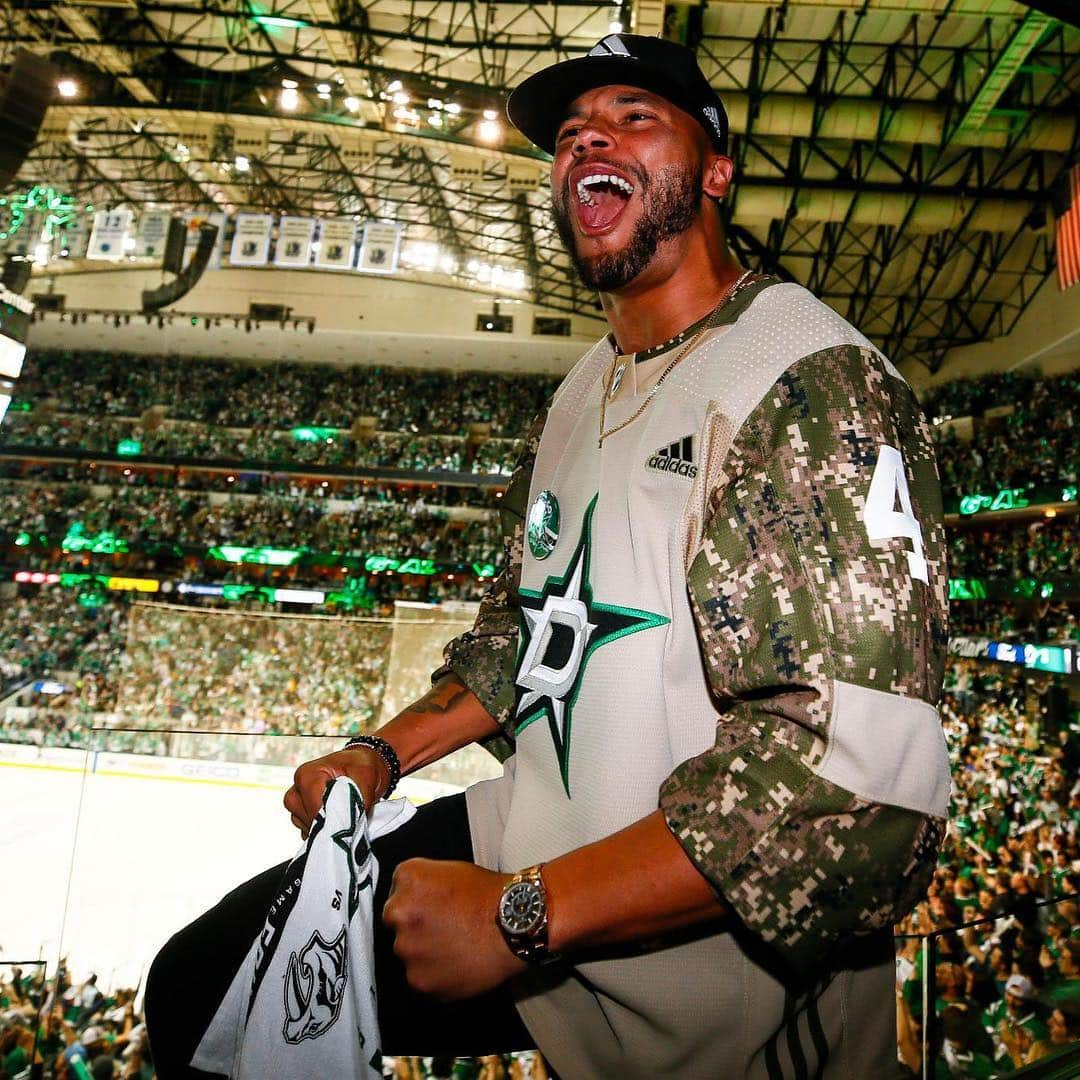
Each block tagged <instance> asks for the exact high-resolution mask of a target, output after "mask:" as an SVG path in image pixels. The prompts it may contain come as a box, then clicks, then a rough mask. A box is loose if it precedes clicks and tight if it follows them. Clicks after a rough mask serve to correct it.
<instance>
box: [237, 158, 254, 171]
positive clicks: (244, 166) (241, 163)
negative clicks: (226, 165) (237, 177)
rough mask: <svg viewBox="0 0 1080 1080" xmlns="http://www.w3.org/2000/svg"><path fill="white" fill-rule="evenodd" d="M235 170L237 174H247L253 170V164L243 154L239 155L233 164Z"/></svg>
mask: <svg viewBox="0 0 1080 1080" xmlns="http://www.w3.org/2000/svg"><path fill="white" fill-rule="evenodd" d="M233 168H234V169H236V171H237V172H247V171H248V170H249V169H250V168H251V162H250V161H249V160H248V159H247V158H246V157H244V155H243V154H237V155H236V160H235V161H234V162H233Z"/></svg>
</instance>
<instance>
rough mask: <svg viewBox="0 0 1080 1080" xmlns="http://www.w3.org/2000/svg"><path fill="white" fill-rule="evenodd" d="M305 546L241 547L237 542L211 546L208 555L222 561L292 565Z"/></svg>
mask: <svg viewBox="0 0 1080 1080" xmlns="http://www.w3.org/2000/svg"><path fill="white" fill-rule="evenodd" d="M305 550H306V549H304V548H274V547H240V546H238V545H236V544H220V545H218V546H217V547H212V548H210V550H209V551H207V553H206V554H207V555H208V556H209V557H210V558H211V559H220V560H221V561H222V562H231V563H254V564H256V565H258V566H292V564H293V563H294V562H296V560H297V559H299V558H300V556H301V555H303V554H304V551H305Z"/></svg>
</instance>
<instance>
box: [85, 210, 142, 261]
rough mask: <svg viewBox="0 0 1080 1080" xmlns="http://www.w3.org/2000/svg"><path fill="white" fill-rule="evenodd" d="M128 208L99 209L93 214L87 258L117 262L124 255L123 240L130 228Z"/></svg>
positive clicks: (130, 214) (130, 215) (130, 216)
mask: <svg viewBox="0 0 1080 1080" xmlns="http://www.w3.org/2000/svg"><path fill="white" fill-rule="evenodd" d="M131 218H132V213H131V211H130V210H99V211H98V212H97V213H96V214H95V215H94V227H93V229H92V230H91V232H90V247H89V248H88V249H87V251H86V257H87V258H88V259H101V260H105V261H108V262H118V261H119V260H120V259H122V258H123V257H124V254H125V253H124V240H125V239H126V238H127V235H128V232H129V230H130V229H131Z"/></svg>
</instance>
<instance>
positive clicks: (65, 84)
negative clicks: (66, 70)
mask: <svg viewBox="0 0 1080 1080" xmlns="http://www.w3.org/2000/svg"><path fill="white" fill-rule="evenodd" d="M56 89H57V90H58V91H59V92H60V96H61V97H66V98H73V97H75V95H76V94H77V93H78V92H79V84H78V83H77V82H76V81H75V80H74V79H61V80H60V81H59V82H58V83H57V84H56Z"/></svg>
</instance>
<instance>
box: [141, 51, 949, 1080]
mask: <svg viewBox="0 0 1080 1080" xmlns="http://www.w3.org/2000/svg"><path fill="white" fill-rule="evenodd" d="M508 112H509V115H510V118H511V120H512V121H513V122H514V123H515V124H516V125H517V126H518V128H519V129H520V130H521V131H522V132H524V133H525V134H526V135H527V136H528V137H529V138H530V139H532V140H533V141H534V142H535V143H536V144H537V145H538V146H540V147H542V148H543V149H544V150H546V151H548V152H549V153H551V154H552V156H553V162H552V172H551V184H552V209H553V213H554V217H555V221H556V223H557V226H558V229H559V233H560V235H561V237H562V239H563V242H564V244H565V245H566V248H567V251H568V253H569V255H570V257H571V258H572V260H573V261H574V264H575V266H576V267H577V270H578V272H579V274H580V276H581V278H582V280H583V281H584V282H585V283H586V284H587V285H589V286H590V287H592V288H594V289H596V290H597V292H598V293H599V295H600V299H601V302H602V304H603V309H604V312H605V315H606V317H607V320H608V323H609V327H610V334H608V335H607V336H606V337H605V338H604V339H603V340H601V341H599V342H598V343H597V344H596V345H595V346H594V347H593V348H591V349H590V350H589V351H588V352H587V353H586V354H585V356H584V357H582V359H581V360H580V361H579V363H578V364H577V365H576V366H575V367H574V369H573V370H572V371H571V373H570V374H569V375H568V376H567V378H566V379H565V380H564V381H563V383H562V384H561V386H560V387H559V389H558V390H557V391H556V393H555V396H554V398H553V400H552V402H551V404H550V407H549V408H548V409H547V411H546V412H545V414H544V415H543V416H542V417H540V418H539V419H538V421H537V423H536V424H535V425H534V427H533V429H532V432H531V433H530V435H529V437H528V439H527V446H526V451H525V454H524V456H523V458H522V461H521V462H520V464H519V467H518V469H517V470H516V472H515V474H514V477H513V479H512V481H511V484H510V487H509V490H508V492H507V494H506V497H505V498H504V500H503V504H504V505H503V521H504V526H505V529H506V533H507V565H506V566H505V567H504V569H503V571H502V573H501V575H500V576H499V577H498V578H497V579H496V581H495V583H494V585H493V586H492V589H491V590H490V592H489V593H488V595H487V597H486V598H485V600H484V602H483V603H482V605H481V609H480V613H479V615H478V618H477V620H476V624H475V626H474V628H473V629H472V630H471V631H470V632H469V633H467V634H464V635H463V636H462V637H460V638H457V639H455V640H454V641H452V642H450V643H449V645H448V646H447V647H446V652H445V661H446V663H445V666H444V667H443V668H442V669H441V670H440V671H439V672H437V673H436V676H435V683H434V686H433V689H432V691H431V692H430V693H429V694H428V695H427V696H426V697H425V698H424V699H422V700H421V701H420V702H418V703H417V704H416V705H414V706H412V707H410V708H409V709H406V710H405V711H404V712H403V713H401V714H400V715H399V716H398V717H396V718H395V719H394V720H392V721H391V722H390V723H389V724H387V725H385V726H384V727H383V728H382V729H381V730H380V732H379V733H378V737H377V738H368V739H366V740H363V741H362V744H361V745H356V746H350V747H349V748H347V749H345V750H342V751H338V752H336V753H334V754H331V755H329V756H327V757H325V758H321V759H319V760H317V761H315V762H310V763H308V764H306V765H303V766H301V768H300V769H299V770H298V771H297V775H296V783H295V785H294V787H293V788H292V789H290V791H289V793H288V794H287V796H286V800H285V801H286V807H287V808H288V810H289V812H290V813H291V814H292V817H293V820H294V822H295V823H296V824H297V826H298V827H300V828H301V829H302V830H306V829H307V828H308V827H309V826H310V824H311V822H312V819H313V817H314V816H315V815H316V813H317V811H318V809H319V804H320V801H321V798H322V795H323V790H324V788H325V785H326V782H327V780H328V779H330V778H332V777H336V776H340V775H347V776H349V777H351V778H352V779H353V780H354V781H355V782H356V784H357V785H358V786H359V787H360V789H361V792H362V793H363V795H364V798H365V801H366V802H367V803H368V805H370V804H371V803H372V801H374V800H377V799H378V798H380V797H382V796H384V795H385V794H386V793H387V790H388V789H389V788H390V787H392V785H393V783H394V782H396V778H397V777H398V776H399V775H401V774H403V773H407V772H409V771H412V770H413V769H416V768H419V767H420V766H421V765H424V764H426V763H428V762H429V761H432V760H434V759H436V758H438V757H440V756H442V755H444V754H447V753H449V752H451V751H452V750H454V749H456V748H457V747H459V746H462V745H464V744H466V743H467V742H470V741H474V740H486V739H492V738H495V737H497V736H503V737H504V738H503V743H502V744H503V746H504V747H506V746H509V747H510V748H511V749H512V755H511V756H509V757H508V758H507V760H506V763H505V771H504V774H503V776H502V777H501V778H499V779H497V780H493V781H489V782H486V783H482V784H478V785H475V786H474V787H472V788H470V789H469V790H468V791H467V792H466V794H465V795H464V796H463V797H460V796H459V797H457V798H455V799H446V800H439V801H437V802H435V803H432V804H429V805H428V806H426V807H422V808H421V809H420V811H419V812H418V813H417V815H416V816H415V818H414V819H413V820H412V822H410V824H409V825H408V826H406V827H404V828H403V829H401V830H399V832H398V833H393V834H390V836H388V837H385V838H383V839H382V840H378V841H375V843H374V844H373V850H374V852H375V854H376V857H377V858H378V859H379V861H380V864H381V865H382V866H383V875H382V877H381V878H380V881H381V882H382V881H385V882H386V886H387V887H389V883H390V876H391V872H393V871H394V869H395V867H396V872H394V873H393V887H392V889H391V890H390V892H389V897H388V898H387V897H386V893H385V889H383V892H382V893H380V894H377V896H376V910H379V908H380V906H382V924H383V925H382V926H381V927H376V931H375V932H376V946H375V963H376V977H377V978H376V981H377V985H378V992H379V1021H380V1025H381V1028H382V1044H383V1049H384V1050H386V1051H388V1052H391V1053H394V1052H397V1053H410V1054H417V1053H435V1052H456V1053H460V1054H476V1053H481V1052H493V1051H498V1050H500V1049H509V1048H511V1047H512V1046H517V1047H521V1046H522V1045H524V1044H525V1043H531V1044H534V1045H536V1046H538V1047H539V1048H540V1049H541V1051H542V1052H543V1053H544V1055H545V1057H546V1058H547V1059H548V1061H549V1062H550V1063H551V1064H552V1066H553V1067H554V1069H555V1070H556V1071H557V1072H558V1073H559V1075H561V1076H564V1077H566V1078H577V1077H605V1078H609V1077H639V1076H640V1077H657V1076H679V1077H701V1078H708V1080H717V1078H724V1077H755V1078H758V1077H760V1078H775V1077H802V1076H821V1077H841V1076H842V1077H853V1078H854V1077H857V1078H862V1077H872V1076H877V1075H883V1076H884V1075H892V1074H893V1073H894V1072H895V1069H896V1041H895V999H894V974H893V969H894V958H893V948H892V940H891V927H892V925H893V923H894V922H895V921H896V920H898V919H899V918H900V917H902V916H903V915H904V914H905V913H906V912H907V911H908V910H909V909H910V908H911V907H912V906H913V905H914V903H915V902H916V901H917V900H918V899H919V898H920V897H921V895H922V894H923V892H924V890H925V887H926V884H927V882H928V880H929V877H930V874H931V872H932V869H933V866H934V862H935V859H936V855H937V851H938V848H939V845H940V843H941V840H942V838H943V835H944V829H945V818H946V813H947V799H948V791H949V770H948V759H947V756H946V752H945V745H944V740H943V737H942V733H941V730H940V725H939V721H938V715H937V709H936V704H937V699H938V695H939V692H940V687H941V677H942V668H943V663H944V655H945V646H946V568H945V563H944V530H943V516H942V507H941V495H940V490H939V486H938V481H937V471H936V466H935V462H934V454H933V448H932V443H931V438H930V432H929V429H928V426H927V424H926V422H925V420H924V418H923V417H922V415H921V414H920V412H919V410H918V407H917V404H916V402H915V399H914V397H913V395H912V393H911V391H910V389H909V388H908V386H907V385H906V383H905V382H904V381H903V379H902V378H901V376H900V374H899V373H898V371H897V370H896V368H895V367H894V366H893V365H892V364H891V363H890V362H889V360H888V359H887V358H886V357H884V356H883V355H882V354H881V353H880V352H879V351H878V350H877V349H876V348H875V347H874V346H873V345H872V344H871V342H870V341H868V340H867V339H866V338H865V337H863V335H862V334H860V333H859V332H858V331H857V330H856V329H854V328H853V327H851V326H850V325H849V324H847V323H846V322H845V321H844V320H843V319H842V318H840V317H839V316H838V315H837V314H836V313H834V312H833V311H831V310H830V309H829V308H827V307H826V306H825V305H823V304H822V303H820V302H819V301H817V300H816V299H815V298H814V297H813V296H811V295H810V294H809V293H808V292H806V290H804V289H802V288H801V287H799V286H798V285H795V284H791V283H782V282H779V281H777V280H775V279H773V278H770V277H764V276H761V275H758V274H753V273H750V272H748V271H745V270H743V268H741V267H740V266H739V265H738V263H737V262H736V260H735V259H734V258H733V257H732V255H731V253H730V251H729V250H728V247H727V244H726V240H725V227H724V215H723V212H722V211H723V204H724V201H725V200H726V199H727V198H728V196H729V194H730V192H731V190H732V182H733V169H734V166H733V162H732V160H731V158H730V157H729V156H728V147H727V142H728V124H727V116H726V113H725V111H724V107H723V104H722V102H721V100H720V98H719V97H718V96H717V94H716V93H715V92H714V91H713V90H712V88H711V87H710V85H709V83H708V82H707V80H706V79H705V77H704V75H703V74H702V72H701V70H700V69H699V67H698V65H697V62H696V60H695V58H694V55H693V53H692V52H690V51H689V50H687V49H685V48H682V47H681V46H678V45H676V44H673V43H671V42H667V41H662V40H659V39H650V38H642V37H637V36H633V35H626V34H612V35H609V36H608V37H606V38H605V39H604V40H603V41H601V42H600V43H599V44H597V45H596V47H595V48H593V49H592V50H591V51H590V52H589V53H588V55H586V56H583V57H579V58H576V59H573V60H569V61H566V62H563V63H560V64H557V65H555V66H553V67H551V68H548V69H546V70H544V71H541V72H539V73H537V74H536V75H533V76H532V77H530V78H529V79H527V80H526V81H525V82H524V83H523V84H522V85H521V86H520V87H518V89H517V90H516V91H515V92H514V93H513V94H512V95H511V97H510V100H509V103H508ZM416 855H423V856H425V857H424V858H414V857H413V856H416ZM259 880H260V879H256V882H258V881H259ZM275 887H276V882H275V881H273V880H271V879H267V882H266V883H263V885H262V886H256V885H255V884H254V883H252V884H251V885H249V887H246V889H241V890H238V892H237V893H234V894H232V895H231V896H230V897H229V898H227V899H226V900H225V901H223V903H222V905H221V906H220V908H218V909H215V912H216V913H217V914H215V913H214V912H212V913H210V915H209V916H205V917H204V920H202V921H201V929H199V930H194V929H189V930H188V931H183V932H182V933H181V934H180V935H178V936H177V938H176V939H174V943H173V944H172V945H170V946H169V947H167V949H166V950H165V952H164V953H163V954H162V957H161V958H159V961H158V962H157V965H156V967H155V972H154V973H152V975H151V980H150V987H149V990H148V1012H149V1016H150V1023H151V1034H152V1038H154V1036H155V1034H156V1035H157V1037H158V1039H159V1042H156V1043H155V1044H154V1048H155V1058H156V1060H157V1062H158V1069H159V1075H160V1076H161V1077H162V1078H163V1080H169V1077H170V1076H179V1075H187V1073H185V1072H184V1070H183V1068H181V1067H180V1066H179V1065H176V1066H174V1065H173V1064H172V1062H173V1061H176V1062H182V1060H183V1055H182V1053H181V1052H180V1049H176V1048H182V1047H183V1046H185V1045H188V1046H190V1038H188V1042H187V1043H186V1044H185V1041H184V1038H185V1037H180V1036H177V1037H176V1038H175V1039H173V1037H172V1036H171V1035H170V1033H169V1030H168V1028H169V1025H168V1022H167V1021H163V1020H162V1019H161V1014H162V1013H164V1012H165V1011H166V1009H165V1007H164V1006H162V1005H158V1028H157V1031H156V1032H155V1026H154V1014H155V1002H156V1001H157V1002H160V1001H161V1000H162V998H163V997H164V994H165V990H164V989H163V988H164V987H167V986H168V985H169V983H170V979H171V980H172V981H174V982H175V981H176V980H177V979H178V978H181V977H182V975H181V974H179V971H180V967H181V965H183V964H187V965H188V966H189V967H191V966H192V965H194V966H195V968H194V969H197V970H198V972H199V975H200V986H201V987H202V988H203V990H204V992H206V993H207V994H208V996H209V997H211V998H212V997H213V996H214V994H216V993H219V988H220V987H221V986H222V982H223V980H222V978H221V977H220V976H218V975H214V976H213V977H211V976H210V975H208V973H207V964H206V961H205V956H206V953H207V946H206V941H207V939H208V937H211V936H213V935H214V934H216V935H217V937H218V939H219V941H223V940H224V939H225V938H226V937H227V936H228V935H227V934H226V933H225V930H224V928H225V927H229V928H230V932H231V933H235V932H236V931H235V927H236V926H238V925H244V926H247V925H249V924H250V925H252V926H254V927H255V928H256V929H257V928H258V926H259V925H261V919H262V917H263V914H264V913H265V907H266V903H267V897H270V898H272V895H273V889H274V888H275ZM380 887H381V888H382V886H380ZM260 888H261V890H262V891H261V892H260ZM260 898H261V902H262V904H263V907H262V912H261V913H258V914H257V915H256V916H252V915H249V914H245V912H248V911H250V910H256V911H257V909H258V906H259V902H260ZM207 919H209V920H210V922H206V921H205V920H207ZM215 920H216V926H217V927H218V929H217V930H213V926H214V925H215ZM199 925H200V924H196V926H199ZM388 942H391V943H392V949H393V951H392V952H391V949H390V946H389V945H388ZM222 948H225V946H224V945H223V946H222ZM215 963H216V965H217V966H218V967H221V966H226V967H227V966H228V964H227V963H226V962H225V961H223V960H222V959H221V958H220V957H219V958H218V959H217V960H216V962H215ZM211 1008H212V1005H211ZM403 1018H404V1019H403ZM187 1060H189V1058H188V1059H187ZM163 1063H164V1067H163Z"/></svg>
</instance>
